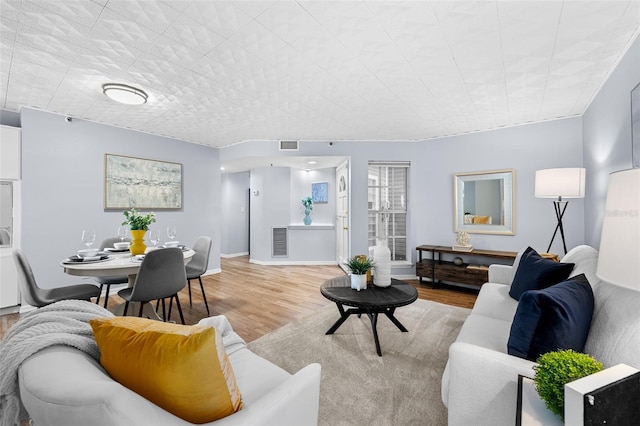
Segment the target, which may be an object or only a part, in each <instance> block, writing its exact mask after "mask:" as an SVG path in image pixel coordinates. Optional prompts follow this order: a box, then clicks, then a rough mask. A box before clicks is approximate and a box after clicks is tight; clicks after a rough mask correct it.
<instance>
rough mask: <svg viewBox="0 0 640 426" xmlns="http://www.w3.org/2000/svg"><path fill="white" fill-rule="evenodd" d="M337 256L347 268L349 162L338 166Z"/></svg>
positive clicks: (341, 264)
mask: <svg viewBox="0 0 640 426" xmlns="http://www.w3.org/2000/svg"><path fill="white" fill-rule="evenodd" d="M336 211H337V215H336V245H337V247H336V258H337V261H338V265H340V267H341V268H343V269H344V268H345V267H344V266H343V265H344V262H346V261H347V259H348V258H349V241H350V238H349V232H350V231H349V162H348V160H347V161H345V162H344V163H342V164H340V165H339V166H338V167H337V168H336Z"/></svg>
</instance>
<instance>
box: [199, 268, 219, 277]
mask: <svg viewBox="0 0 640 426" xmlns="http://www.w3.org/2000/svg"><path fill="white" fill-rule="evenodd" d="M220 272H222V269H220V268H216V269H207V272H205V273H204V274H202V276H203V277H204V276H205V275H215V274H219V273H220Z"/></svg>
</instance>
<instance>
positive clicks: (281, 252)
mask: <svg viewBox="0 0 640 426" xmlns="http://www.w3.org/2000/svg"><path fill="white" fill-rule="evenodd" d="M271 230H272V234H271V235H272V237H271V256H273V257H276V256H285V257H286V256H287V246H288V239H287V228H271Z"/></svg>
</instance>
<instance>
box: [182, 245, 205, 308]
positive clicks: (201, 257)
mask: <svg viewBox="0 0 640 426" xmlns="http://www.w3.org/2000/svg"><path fill="white" fill-rule="evenodd" d="M192 249H193V251H195V252H196V254H194V255H193V257H192V258H191V261H190V262H189V263H187V264H186V266H185V270H186V273H187V280H188V281H189V285H188V287H189V306H193V304H192V302H191V280H195V279H196V278H197V279H198V281H200V290H201V291H202V298H203V299H204V306H205V307H206V308H207V315H211V314H210V313H209V304H208V303H207V295H206V294H205V293H204V286H203V285H202V278H201V277H202V274H204V273H205V272H207V268H208V267H209V253H210V252H211V238H209V237H198V239H197V240H196V242H195V244H194V245H193V247H192Z"/></svg>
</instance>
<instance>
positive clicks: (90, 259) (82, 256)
mask: <svg viewBox="0 0 640 426" xmlns="http://www.w3.org/2000/svg"><path fill="white" fill-rule="evenodd" d="M109 259H111V256H109V253H107V252H104V251H99V250H98V249H83V250H78V254H74V255H73V256H69V257H68V258H67V259H65V260H63V261H62V263H64V264H71V263H96V262H105V261H107V260H109Z"/></svg>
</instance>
